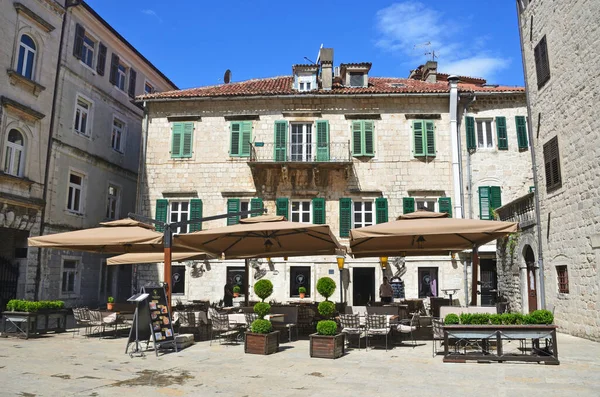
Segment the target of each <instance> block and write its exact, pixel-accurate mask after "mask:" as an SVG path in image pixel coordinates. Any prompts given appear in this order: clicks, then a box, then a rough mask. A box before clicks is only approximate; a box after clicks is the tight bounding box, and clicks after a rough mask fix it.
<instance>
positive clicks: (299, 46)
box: [88, 0, 524, 88]
mask: <svg viewBox="0 0 600 397" xmlns="http://www.w3.org/2000/svg"><path fill="white" fill-rule="evenodd" d="M88 4H90V5H91V6H92V7H93V8H94V9H95V10H96V11H97V12H98V13H99V14H100V15H101V16H102V17H103V18H104V19H106V20H107V21H108V23H110V24H111V25H112V26H113V27H114V28H115V29H116V30H117V31H119V32H120V33H121V34H122V35H123V36H124V37H125V38H126V39H127V40H129V41H130V42H131V43H132V44H133V45H134V46H135V47H137V49H138V50H139V51H140V52H141V53H142V54H144V55H145V56H146V57H147V58H148V59H149V60H150V61H151V62H153V63H154V64H155V65H156V66H157V67H158V68H159V69H161V70H162V71H163V72H164V73H165V74H166V75H167V76H168V77H169V78H170V79H171V80H172V81H173V82H174V83H175V84H177V85H178V86H179V87H180V88H189V87H198V86H204V85H213V84H220V83H222V79H223V73H224V72H225V70H226V69H231V71H232V81H242V80H248V79H252V78H260V77H271V76H281V75H289V74H291V70H292V65H293V64H297V63H308V61H306V60H305V59H304V57H308V58H309V59H311V60H313V61H314V60H315V58H316V56H317V53H318V49H319V46H320V45H321V44H323V45H324V47H333V48H334V63H335V65H339V64H340V63H343V62H372V63H373V66H372V68H371V73H370V74H371V75H372V76H382V77H407V76H408V73H409V71H410V69H414V68H415V67H416V66H418V65H420V64H422V63H424V62H425V61H426V60H427V59H428V57H430V55H425V54H424V53H426V52H430V51H431V50H435V53H436V54H438V55H439V58H438V59H437V61H438V69H439V70H440V71H442V72H451V73H456V74H460V75H467V76H476V77H484V78H486V79H487V80H488V82H489V83H496V84H504V85H523V84H524V83H523V69H522V64H521V51H520V47H519V32H518V27H517V14H516V8H515V2H514V1H497V0H494V1H483V2H482V1H480V0H429V1H427V2H416V1H396V2H394V1H379V0H371V1H369V2H363V1H354V0H345V1H339V0H326V1H323V0H320V1H316V0H315V1H312V0H305V1H302V2H287V1H277V0H272V1H271V0H254V1H223V0H221V1H207V0H171V1H164V0H127V1H123V0H88ZM428 42H429V43H431V44H430V45H424V43H428Z"/></svg>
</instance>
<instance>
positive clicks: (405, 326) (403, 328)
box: [396, 312, 420, 347]
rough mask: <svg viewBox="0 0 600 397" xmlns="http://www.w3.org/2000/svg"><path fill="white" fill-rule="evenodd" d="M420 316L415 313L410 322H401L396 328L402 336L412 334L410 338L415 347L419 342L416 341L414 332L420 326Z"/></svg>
mask: <svg viewBox="0 0 600 397" xmlns="http://www.w3.org/2000/svg"><path fill="white" fill-rule="evenodd" d="M419 319H420V315H419V313H418V312H415V313H413V315H412V318H411V319H410V321H407V320H400V321H399V323H400V324H398V327H397V328H396V329H397V331H398V332H400V333H401V334H410V337H411V339H412V341H413V347H415V346H417V342H416V341H415V335H414V331H416V330H417V328H418V326H419Z"/></svg>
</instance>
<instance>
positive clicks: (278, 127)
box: [274, 120, 288, 161]
mask: <svg viewBox="0 0 600 397" xmlns="http://www.w3.org/2000/svg"><path fill="white" fill-rule="evenodd" d="M287 135H288V122H287V121H285V120H279V121H276V122H275V149H274V150H275V153H274V156H275V157H274V158H275V161H287Z"/></svg>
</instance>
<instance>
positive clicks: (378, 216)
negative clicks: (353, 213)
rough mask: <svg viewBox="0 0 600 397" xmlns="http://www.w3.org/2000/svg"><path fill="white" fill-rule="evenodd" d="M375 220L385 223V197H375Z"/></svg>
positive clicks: (386, 207)
mask: <svg viewBox="0 0 600 397" xmlns="http://www.w3.org/2000/svg"><path fill="white" fill-rule="evenodd" d="M375 220H376V222H377V223H385V222H387V221H388V220H389V218H388V201H387V199H386V198H385V197H379V198H376V199H375Z"/></svg>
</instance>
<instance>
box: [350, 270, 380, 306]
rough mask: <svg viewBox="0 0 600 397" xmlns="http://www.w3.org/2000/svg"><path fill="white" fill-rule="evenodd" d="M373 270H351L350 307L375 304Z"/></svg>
mask: <svg viewBox="0 0 600 397" xmlns="http://www.w3.org/2000/svg"><path fill="white" fill-rule="evenodd" d="M376 300H377V297H376V296H375V268H374V267H355V268H353V269H352V305H353V306H366V305H367V303H368V302H375V301H376Z"/></svg>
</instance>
